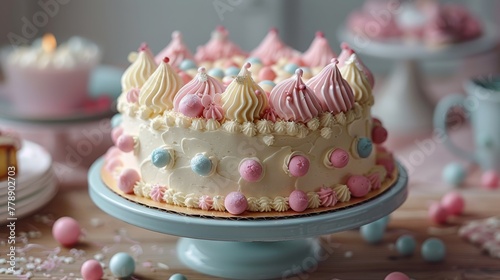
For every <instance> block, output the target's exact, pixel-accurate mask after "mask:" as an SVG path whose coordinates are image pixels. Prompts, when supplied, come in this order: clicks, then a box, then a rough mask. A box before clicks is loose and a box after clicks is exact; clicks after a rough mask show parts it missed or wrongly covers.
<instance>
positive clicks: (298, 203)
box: [288, 190, 308, 212]
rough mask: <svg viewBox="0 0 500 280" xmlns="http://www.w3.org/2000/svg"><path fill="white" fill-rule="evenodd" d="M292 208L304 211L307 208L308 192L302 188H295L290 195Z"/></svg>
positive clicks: (289, 199) (289, 200)
mask: <svg viewBox="0 0 500 280" xmlns="http://www.w3.org/2000/svg"><path fill="white" fill-rule="evenodd" d="M288 203H289V204H290V208H292V210H293V211H295V212H302V211H304V210H306V209H307V205H308V198H307V194H306V193H305V192H303V191H301V190H294V191H293V192H292V193H291V194H290V196H289V197H288Z"/></svg>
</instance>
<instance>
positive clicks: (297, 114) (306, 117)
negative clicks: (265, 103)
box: [269, 69, 322, 123]
mask: <svg viewBox="0 0 500 280" xmlns="http://www.w3.org/2000/svg"><path fill="white" fill-rule="evenodd" d="M302 74H303V71H302V69H297V71H296V72H295V76H293V77H291V78H288V79H286V80H284V81H282V82H280V83H279V84H277V85H276V86H275V87H274V88H273V90H272V91H271V94H270V97H269V99H270V103H271V106H272V107H273V108H274V111H275V112H276V114H277V115H278V116H279V117H280V118H281V119H283V120H287V121H296V122H304V123H307V122H308V121H310V120H311V119H313V118H315V117H317V116H318V115H319V114H320V113H321V112H322V109H321V104H320V102H319V100H318V98H317V97H316V95H315V94H314V91H313V90H312V89H311V88H310V87H308V86H307V85H306V84H304V82H303V81H302Z"/></svg>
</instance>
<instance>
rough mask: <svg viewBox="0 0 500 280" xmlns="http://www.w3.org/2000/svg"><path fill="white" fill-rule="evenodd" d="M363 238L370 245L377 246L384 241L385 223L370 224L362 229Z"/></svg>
mask: <svg viewBox="0 0 500 280" xmlns="http://www.w3.org/2000/svg"><path fill="white" fill-rule="evenodd" d="M360 233H361V237H363V239H364V240H365V241H366V242H368V243H370V244H375V243H379V242H380V241H382V239H383V238H384V233H385V226H384V224H383V223H377V222H373V223H369V224H366V225H364V226H362V227H361V228H360Z"/></svg>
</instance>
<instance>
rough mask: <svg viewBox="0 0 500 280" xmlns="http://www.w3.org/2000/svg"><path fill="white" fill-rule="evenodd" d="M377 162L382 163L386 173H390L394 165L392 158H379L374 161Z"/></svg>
mask: <svg viewBox="0 0 500 280" xmlns="http://www.w3.org/2000/svg"><path fill="white" fill-rule="evenodd" d="M376 163H377V164H380V165H382V166H383V167H384V168H385V170H386V171H387V173H388V174H392V172H393V171H394V169H395V168H396V165H395V164H394V160H393V159H392V158H379V159H377V161H376Z"/></svg>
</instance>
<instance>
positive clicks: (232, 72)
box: [224, 66, 240, 77]
mask: <svg viewBox="0 0 500 280" xmlns="http://www.w3.org/2000/svg"><path fill="white" fill-rule="evenodd" d="M239 73H240V69H238V67H234V66H231V67H229V68H227V69H226V71H225V72H224V74H226V76H230V77H231V76H238V74H239Z"/></svg>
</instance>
